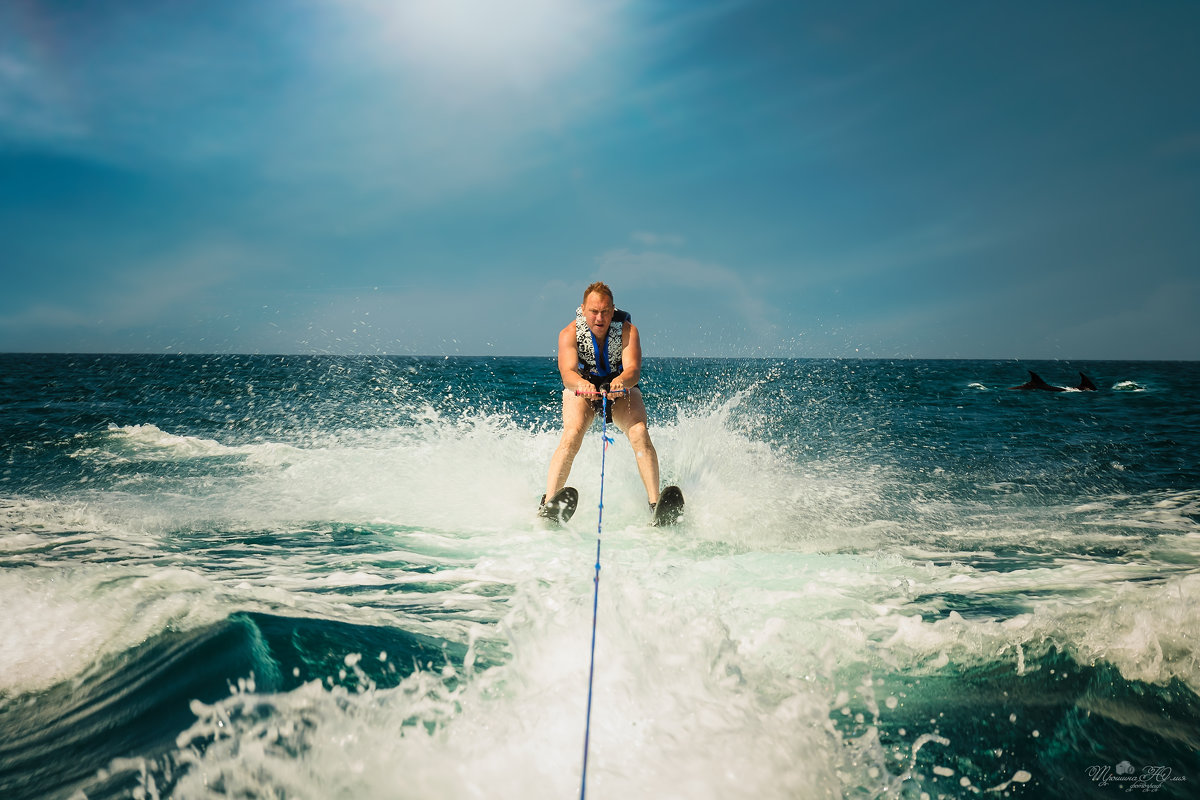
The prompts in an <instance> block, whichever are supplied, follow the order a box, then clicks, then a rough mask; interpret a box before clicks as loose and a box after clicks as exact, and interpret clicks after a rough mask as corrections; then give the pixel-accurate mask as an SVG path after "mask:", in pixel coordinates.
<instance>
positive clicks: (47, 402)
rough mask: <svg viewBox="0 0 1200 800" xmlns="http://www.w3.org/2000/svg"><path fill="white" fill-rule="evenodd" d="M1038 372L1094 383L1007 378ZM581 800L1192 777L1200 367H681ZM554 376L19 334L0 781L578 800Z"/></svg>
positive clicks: (436, 362)
mask: <svg viewBox="0 0 1200 800" xmlns="http://www.w3.org/2000/svg"><path fill="white" fill-rule="evenodd" d="M1027 369H1034V370H1036V371H1038V372H1039V373H1040V374H1041V375H1042V376H1043V377H1044V378H1046V380H1048V381H1050V382H1051V383H1055V384H1059V385H1067V386H1073V385H1076V384H1077V383H1078V374H1077V373H1078V372H1079V371H1080V370H1082V371H1084V372H1086V373H1087V374H1088V375H1089V376H1090V377H1091V378H1092V379H1093V380H1094V381H1095V382H1096V384H1097V385H1098V386H1099V389H1100V390H1099V391H1097V392H1094V393H1093V392H1086V393H1085V392H1062V393H1049V392H1015V391H1007V390H1006V387H1009V386H1013V385H1016V384H1020V383H1023V382H1024V381H1025V380H1026V379H1027V373H1026V370H1027ZM642 386H643V388H644V389H645V391H646V395H647V405H648V408H649V413H650V421H651V429H652V435H653V437H654V440H655V444H656V446H657V449H658V451H659V454H660V458H661V460H662V466H663V477H664V481H665V482H672V483H678V484H679V485H680V486H682V487H683V490H684V492H685V494H686V495H687V498H688V507H687V514H686V516H685V518H684V521H683V523H682V524H681V525H680V526H679V527H677V528H674V529H656V528H650V527H649V526H648V525H647V522H648V520H647V519H646V516H647V514H646V510H645V499H644V495H643V493H642V489H641V484H640V480H639V479H638V475H637V470H636V468H635V465H634V460H633V456H632V454H631V453H630V451H629V447H628V443H627V442H625V440H624V439H623V438H622V437H621V436H619V435H618V436H617V437H616V442H615V444H614V446H613V447H612V448H611V449H610V450H609V453H608V459H607V472H606V478H605V481H606V482H605V487H604V492H605V494H604V496H605V509H604V531H603V555H602V563H603V570H602V573H601V575H602V577H601V583H600V602H599V624H598V638H597V645H596V685H595V699H594V706H593V711H592V729H591V750H590V758H589V764H588V796H589V797H594V798H605V797H608V798H672V797H675V798H714V799H715V798H792V797H854V798H858V797H861V798H872V797H903V798H922V797H926V796H928V797H929V798H937V797H979V796H983V797H1037V798H1041V797H1063V798H1068V797H1070V798H1074V797H1080V796H1086V797H1093V796H1094V797H1115V796H1119V795H1126V796H1128V795H1129V794H1135V795H1136V794H1140V793H1150V792H1153V793H1155V794H1156V795H1157V796H1167V797H1181V798H1182V797H1193V796H1196V794H1197V793H1198V792H1200V697H1198V693H1200V526H1198V524H1197V521H1198V519H1200V466H1198V463H1200V462H1198V460H1197V458H1196V455H1195V454H1196V453H1197V452H1200V403H1198V402H1197V400H1196V397H1197V392H1200V365H1197V364H1195V363H1151V362H1086V363H1079V362H1076V363H1066V362H1036V363H1035V362H1030V363H1026V362H1014V361H997V362H989V361H806V360H798V361H771V360H752V361H726V360H687V359H667V360H650V361H648V363H647V365H646V370H645V372H644V377H643V381H642ZM557 394H558V386H557V381H556V371H555V368H554V365H553V363H552V361H551V360H550V359H544V358H543V359H535V358H528V359H519V358H511V359H505V358H495V359H493V358H486V359H484V358H479V359H472V358H394V359H393V358H335V357H267V356H163V357H152V356H90V355H89V356H57V355H0V609H2V612H3V613H2V614H0V797H4V798H58V797H61V798H82V797H87V798H101V797H174V798H201V797H272V798H275V797H280V798H282V797H287V798H330V797H356V798H365V797H379V798H385V797H386V798H394V797H413V798H448V797H455V798H457V797H464V798H468V797H487V798H528V797H571V796H577V795H578V792H579V781H580V767H581V762H582V746H583V729H584V707H585V703H586V699H587V696H586V693H587V668H588V647H589V642H590V636H591V621H592V589H593V584H592V577H593V564H594V560H595V558H594V557H595V545H596V517H597V514H596V506H597V501H598V498H599V488H600V487H599V463H600V432H599V428H597V429H596V430H595V431H594V432H593V433H592V434H591V435H590V436H589V437H588V439H587V441H586V442H585V444H584V448H583V450H582V451H581V453H580V455H579V457H578V459H577V460H576V462H575V467H574V470H573V472H572V475H571V483H572V484H573V485H574V486H576V487H577V488H578V490H579V492H580V496H581V497H580V510H579V512H578V514H577V515H576V517H575V518H574V520H572V522H571V523H570V525H569V526H567V528H566V529H565V530H562V531H557V532H553V531H547V530H544V529H542V528H540V527H539V526H538V525H537V524H536V523H535V520H534V514H533V512H534V510H535V508H536V504H537V499H538V497H539V496H540V494H541V492H542V491H543V489H544V483H545V470H546V466H547V463H548V460H549V458H550V454H551V453H552V452H553V449H554V446H555V444H556V442H557V437H558V431H557V416H558V412H557V407H558V397H557Z"/></svg>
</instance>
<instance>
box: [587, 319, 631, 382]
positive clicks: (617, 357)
mask: <svg viewBox="0 0 1200 800" xmlns="http://www.w3.org/2000/svg"><path fill="white" fill-rule="evenodd" d="M632 321H633V317H632V316H630V315H629V312H627V311H621V310H620V309H617V310H616V311H614V312H613V318H612V323H611V324H610V325H609V326H608V335H607V336H605V337H604V343H603V345H601V343H600V342H598V341H596V335H595V334H594V333H592V329H591V328H589V327H588V324H587V321H586V320H584V318H583V306H580V307H579V308H577V309H575V342H576V350H578V352H579V371H580V372H581V373H582V374H583V376H584V377H588V378H603V377H608V376H611V377H616V376H617V375H620V374H621V333H622V331H623V329H624V326H625V323H626V322H632ZM597 353H599V357H597Z"/></svg>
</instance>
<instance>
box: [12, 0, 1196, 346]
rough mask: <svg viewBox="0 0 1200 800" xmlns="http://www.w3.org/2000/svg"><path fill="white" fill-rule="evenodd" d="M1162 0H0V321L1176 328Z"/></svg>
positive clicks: (524, 331) (730, 330) (872, 336)
mask: <svg viewBox="0 0 1200 800" xmlns="http://www.w3.org/2000/svg"><path fill="white" fill-rule="evenodd" d="M1197 87H1200V3H1197V2H1193V1H1192V0H1155V2H1129V1H1128V0H1121V1H1120V2H1115V1H1113V0H1078V1H1076V0H1064V1H1062V2H1057V1H1056V2H1045V1H1044V0H1038V1H1037V2H1029V1H1028V0H1012V1H1011V2H962V0H953V1H950V0H945V1H939V0H906V1H905V2H899V1H897V0H892V1H890V2H874V1H871V0H863V1H862V2H857V1H855V0H835V1H831V2H802V1H801V0H793V1H780V2H769V1H767V0H728V1H723V0H722V1H714V2H707V1H706V0H641V1H635V0H504V2H496V0H391V1H390V2H386V1H385V0H256V1H255V2H252V3H247V2H244V0H172V1H170V2H168V0H153V1H152V2H151V1H148V0H111V2H104V3H79V2H74V1H73V0H72V1H71V2H66V1H65V0H64V1H62V2H58V1H54V0H44V1H37V0H5V2H3V3H0V278H2V284H0V286H2V287H3V288H2V289H0V351H10V352H11V351H19V352H146V353H171V352H205V353H209V352H211V353H339V354H342V353H344V354H372V355H374V354H385V353H386V354H398V355H410V354H411V355H525V356H542V355H545V356H552V355H553V353H554V348H555V344H556V338H557V332H558V330H560V329H561V328H562V326H563V325H565V324H567V323H568V322H570V321H571V319H572V318H573V316H574V311H575V308H576V306H577V305H578V304H579V302H580V300H581V299H582V297H581V295H582V291H583V288H584V287H585V286H586V285H587V284H588V283H590V282H591V281H593V280H604V281H605V282H607V283H608V284H609V285H610V286H611V287H612V289H613V291H614V294H615V298H616V304H617V306H618V307H619V308H622V309H625V310H628V311H629V312H630V313H631V314H632V315H633V320H634V322H635V324H637V325H638V328H639V330H640V332H641V337H642V343H643V349H644V352H645V355H646V356H648V357H653V356H729V357H739V358H740V357H755V356H759V357H771V358H776V357H802V358H809V357H814V358H823V357H869V358H909V357H914V358H996V359H1008V358H1014V359H1186V360H1197V359H1200V324H1198V323H1197V310H1198V309H1200V99H1198V98H1200V93H1198V89H1197Z"/></svg>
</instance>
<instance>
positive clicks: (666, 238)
mask: <svg viewBox="0 0 1200 800" xmlns="http://www.w3.org/2000/svg"><path fill="white" fill-rule="evenodd" d="M630 238H631V239H633V240H634V241H635V242H637V243H638V244H641V245H645V246H646V247H682V246H683V245H684V244H686V240H685V239H684V238H683V237H682V236H680V235H678V234H675V233H651V232H650V231H634V233H633V234H632V235H631V236H630Z"/></svg>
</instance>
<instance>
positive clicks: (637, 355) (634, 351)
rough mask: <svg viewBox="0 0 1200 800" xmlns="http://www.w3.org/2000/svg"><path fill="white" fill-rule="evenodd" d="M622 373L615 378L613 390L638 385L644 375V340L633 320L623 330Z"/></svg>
mask: <svg viewBox="0 0 1200 800" xmlns="http://www.w3.org/2000/svg"><path fill="white" fill-rule="evenodd" d="M621 334H622V335H621V374H620V375H618V376H617V377H615V378H613V381H612V390H613V391H614V392H615V391H618V390H620V389H624V388H626V387H633V386H637V382H638V381H639V380H640V379H641V377H642V340H641V338H640V337H639V336H638V329H637V328H635V327H634V325H633V323H632V322H626V323H625V329H624V330H623V331H621Z"/></svg>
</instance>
